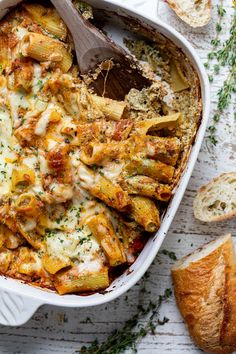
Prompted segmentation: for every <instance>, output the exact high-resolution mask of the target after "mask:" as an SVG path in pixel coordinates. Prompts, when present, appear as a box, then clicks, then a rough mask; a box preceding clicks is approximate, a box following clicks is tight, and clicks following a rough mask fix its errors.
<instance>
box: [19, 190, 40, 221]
mask: <svg viewBox="0 0 236 354" xmlns="http://www.w3.org/2000/svg"><path fill="white" fill-rule="evenodd" d="M15 209H16V211H17V213H20V214H25V215H29V216H38V215H39V214H40V213H41V211H40V207H39V202H38V200H37V199H36V197H35V196H34V195H33V194H31V193H23V194H21V195H20V196H19V197H18V198H17V199H16V201H15Z"/></svg>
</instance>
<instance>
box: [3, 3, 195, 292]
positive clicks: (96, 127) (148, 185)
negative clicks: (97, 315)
mask: <svg viewBox="0 0 236 354" xmlns="http://www.w3.org/2000/svg"><path fill="white" fill-rule="evenodd" d="M78 35H79V34H78ZM73 49H74V45H73V43H72V40H71V36H70V34H69V32H68V29H67V27H66V25H65V24H64V22H63V21H62V19H61V18H60V16H59V15H58V13H57V11H56V10H55V9H54V8H53V7H52V5H51V3H50V2H43V3H42V4H38V3H37V2H31V1H30V2H28V1H27V2H23V3H22V4H21V5H19V6H18V7H16V8H15V9H13V10H12V13H10V15H9V16H8V17H7V18H6V19H5V20H3V21H1V22H0V116H1V119H0V197H1V205H0V274H4V275H5V276H10V277H13V278H17V279H21V280H24V281H25V282H27V283H31V284H34V285H37V286H41V287H46V288H49V289H51V290H55V291H57V292H58V293H59V294H60V295H63V294H67V293H91V292H94V291H100V290H103V289H106V288H107V287H109V285H110V284H111V282H112V281H113V279H114V277H115V276H116V275H117V274H118V273H119V272H121V271H123V270H124V269H127V267H128V266H129V265H130V264H132V263H133V262H134V261H135V259H136V257H137V256H138V254H139V252H140V251H141V250H142V248H143V247H144V245H145V243H146V241H147V239H148V238H149V237H151V235H152V234H153V233H155V232H157V231H158V229H159V227H160V223H161V216H162V211H163V210H165V208H166V207H167V202H168V201H169V200H170V199H171V196H172V193H173V189H174V187H175V184H176V181H177V180H178V178H179V176H180V171H182V166H183V161H182V159H183V156H184V154H185V150H186V148H185V146H186V144H185V143H186V140H187V138H186V136H185V134H186V131H189V130H190V127H189V126H187V125H186V121H188V117H187V116H186V111H185V112H184V113H183V112H182V109H181V107H182V106H179V107H176V105H175V103H176V102H175V100H172V101H171V102H170V104H169V103H167V101H168V99H170V97H175V94H178V95H179V94H180V92H181V93H182V91H184V90H188V85H187V83H186V82H185V79H184V77H182V72H181V71H180V69H179V66H178V63H176V62H174V61H166V63H165V67H166V66H167V65H168V64H167V63H170V67H169V68H168V69H169V71H168V75H169V76H171V80H172V81H173V80H174V81H176V82H170V83H169V85H162V82H161V81H160V80H156V79H153V83H152V84H151V86H150V87H148V88H144V89H143V90H142V91H138V90H136V89H132V90H131V91H130V92H129V93H128V95H127V96H126V97H125V99H124V100H123V101H118V100H111V99H108V98H106V97H100V96H98V95H96V94H95V93H94V92H93V91H92V90H91V89H90V87H89V86H88V84H86V83H87V82H88V81H87V80H84V77H82V76H81V75H80V73H79V67H78V65H77V64H76V60H75V57H74V52H73ZM141 52H142V53H145V51H140V53H141ZM141 59H142V58H141ZM153 60H154V59H153V58H152V63H153ZM158 63H159V61H158ZM173 63H174V67H173ZM169 76H168V77H169ZM151 77H154V75H151ZM107 79H108V80H109V76H108V78H107ZM171 85H172V88H173V89H174V90H173V91H171V92H170V95H168V97H167V95H166V96H165V94H166V87H170V88H171ZM176 101H177V102H181V99H179V98H178V100H176ZM187 113H188V112H187Z"/></svg>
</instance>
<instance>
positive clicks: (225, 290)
mask: <svg viewBox="0 0 236 354" xmlns="http://www.w3.org/2000/svg"><path fill="white" fill-rule="evenodd" d="M172 277H173V280H174V288H175V297H176V302H177V305H178V307H179V310H180V312H181V314H182V316H183V318H184V321H185V322H186V324H187V326H188V329H189V332H190V335H191V336H192V338H193V340H194V342H195V343H196V344H197V345H198V346H199V347H200V348H201V349H203V350H204V351H205V352H207V353H218V354H220V353H222V354H227V353H232V352H233V351H235V350H236V301H235V300H236V256H235V252H234V247H233V243H232V238H231V235H226V236H222V237H219V238H218V239H217V240H215V241H212V242H210V243H208V244H207V245H205V246H203V247H202V248H199V249H198V250H196V251H195V252H194V253H192V254H190V255H188V256H187V257H185V258H183V259H181V260H179V261H178V262H176V263H175V265H174V266H173V268H172Z"/></svg>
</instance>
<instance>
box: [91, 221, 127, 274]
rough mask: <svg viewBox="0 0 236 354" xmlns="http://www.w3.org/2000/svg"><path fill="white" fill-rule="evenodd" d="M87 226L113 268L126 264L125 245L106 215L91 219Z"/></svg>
mask: <svg viewBox="0 0 236 354" xmlns="http://www.w3.org/2000/svg"><path fill="white" fill-rule="evenodd" d="M86 224H87V225H88V227H89V228H90V230H91V231H92V233H93V235H94V236H95V237H96V238H97V240H98V241H99V243H100V245H101V247H102V249H103V251H104V252H105V254H106V256H107V258H108V260H109V264H110V265H111V266H113V267H114V266H117V265H118V264H122V263H125V262H126V258H125V254H124V248H123V245H122V243H121V242H120V240H119V238H118V237H117V235H116V234H115V232H114V229H113V226H112V224H111V222H110V221H109V220H108V219H107V217H106V216H105V215H104V214H99V215H94V216H91V217H89V218H88V219H87V220H86Z"/></svg>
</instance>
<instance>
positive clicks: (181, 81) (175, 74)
mask: <svg viewBox="0 0 236 354" xmlns="http://www.w3.org/2000/svg"><path fill="white" fill-rule="evenodd" d="M170 76H171V87H172V89H173V91H174V92H180V91H183V90H186V89H188V88H189V83H188V81H187V79H186V78H185V76H184V74H183V72H182V70H181V68H180V65H179V63H177V62H176V61H175V60H172V61H171V63H170Z"/></svg>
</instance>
